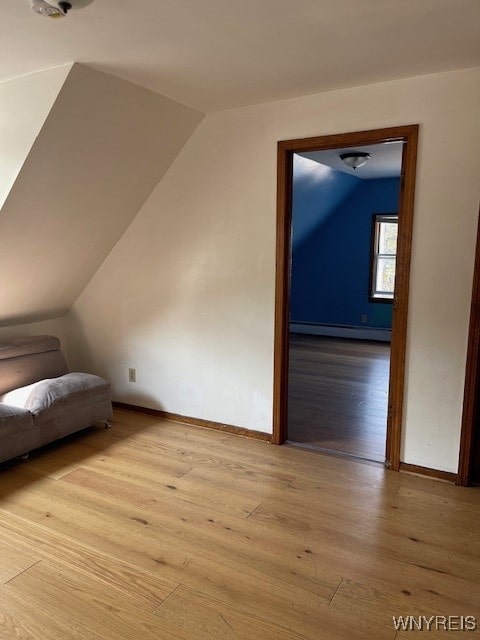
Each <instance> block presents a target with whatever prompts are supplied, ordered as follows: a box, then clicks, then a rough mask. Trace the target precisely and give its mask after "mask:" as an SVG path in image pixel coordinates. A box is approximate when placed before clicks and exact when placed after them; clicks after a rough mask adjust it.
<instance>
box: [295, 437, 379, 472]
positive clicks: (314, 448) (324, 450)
mask: <svg viewBox="0 0 480 640" xmlns="http://www.w3.org/2000/svg"><path fill="white" fill-rule="evenodd" d="M285 444H290V445H292V446H293V447H298V448H300V449H308V450H309V451H318V452H319V453H326V454H327V455H329V456H335V457H337V458H347V459H348V460H353V461H355V462H365V463H367V464H373V465H375V466H380V467H383V468H385V462H381V461H380V460H374V459H373V458H365V457H362V456H356V455H355V454H354V453H346V452H345V451H335V450H334V449H327V448H326V447H318V446H317V445H314V444H307V443H305V442H295V441H294V440H287V441H286V443H285Z"/></svg>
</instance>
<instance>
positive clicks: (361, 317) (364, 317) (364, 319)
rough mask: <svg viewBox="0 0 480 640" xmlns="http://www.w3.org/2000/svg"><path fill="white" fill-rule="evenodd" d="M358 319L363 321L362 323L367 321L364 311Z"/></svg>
mask: <svg viewBox="0 0 480 640" xmlns="http://www.w3.org/2000/svg"><path fill="white" fill-rule="evenodd" d="M360 320H361V321H362V322H363V324H366V323H367V322H368V316H367V314H366V313H364V314H362V315H361V316H360Z"/></svg>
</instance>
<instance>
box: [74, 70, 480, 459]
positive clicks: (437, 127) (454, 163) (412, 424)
mask: <svg viewBox="0 0 480 640" xmlns="http://www.w3.org/2000/svg"><path fill="white" fill-rule="evenodd" d="M479 112H480V70H468V71H463V72H452V73H447V74H439V75H431V76H424V77H417V78H410V79H406V80H399V81H393V82H389V83H382V84H376V85H370V86H365V87H357V88H353V89H349V90H342V91H335V92H329V93H323V94H318V95H313V96H306V97H302V98H296V99H290V100H284V101H281V102H274V103H269V104H264V105H259V106H253V107H248V108H243V109H237V110H232V111H226V112H221V113H216V114H211V115H209V116H207V117H206V118H205V120H204V121H203V122H202V124H201V125H200V126H199V127H198V129H197V130H196V131H195V133H194V135H193V136H192V138H191V139H190V141H189V142H188V144H187V145H186V147H185V148H184V149H183V151H182V152H181V154H180V155H179V156H178V158H177V159H176V161H175V163H174V164H173V166H172V167H171V168H170V170H169V172H168V173H167V174H166V176H165V177H164V179H163V180H162V181H161V182H160V184H159V185H158V187H157V188H156V190H155V191H154V192H153V194H152V195H151V197H150V198H149V200H148V201H147V203H146V204H145V206H144V207H143V209H142V210H141V212H140V213H139V215H138V216H137V217H136V219H135V220H134V222H133V223H132V224H131V226H130V227H129V229H128V230H127V231H126V233H125V234H124V235H123V237H122V238H121V240H120V242H119V243H118V244H117V246H116V247H115V248H114V250H113V251H112V252H111V254H110V255H109V257H108V258H107V260H106V261H105V262H104V264H103V265H102V267H101V268H100V269H99V270H98V272H97V273H96V275H95V276H94V278H93V279H92V281H91V282H90V284H89V285H88V286H87V288H86V290H85V291H84V293H83V295H82V296H81V297H80V298H79V299H78V301H77V303H76V304H75V305H74V307H73V310H72V312H71V314H70V317H69V320H70V322H71V327H72V338H71V344H70V348H71V356H72V358H73V360H74V363H75V365H76V366H77V367H80V368H82V367H86V368H89V369H91V370H96V371H97V372H98V373H100V374H104V375H106V376H107V377H108V378H110V380H111V381H112V383H113V390H114V396H115V398H116V399H117V400H122V401H125V402H132V403H136V404H143V405H145V406H149V407H153V408H163V409H165V410H167V411H171V412H176V413H180V414H184V415H189V416H194V417H199V418H204V419H209V420H215V421H218V422H225V423H229V424H233V425H238V426H242V427H247V428H250V429H258V430H261V431H268V432H271V430H272V376H273V324H274V275H275V218H276V212H275V197H276V143H277V141H278V140H282V139H291V138H300V137H307V136H314V135H323V134H330V133H340V132H346V131H356V130H364V129H372V128H379V127H386V126H394V125H405V124H412V123H419V124H420V125H421V132H420V149H419V167H418V186H417V199H416V207H415V225H414V243H413V264H412V268H413V275H412V281H411V305H410V330H409V335H408V353H407V366H408V374H407V380H406V407H405V409H406V410H405V425H404V431H403V448H402V459H403V460H405V461H406V462H409V463H412V464H419V465H424V466H427V467H434V468H437V469H443V470H446V471H455V470H456V468H457V458H458V445H459V432H460V419H461V408H462V394H463V378H464V367H465V356H466V341H467V329H468V316H469V302H470V291H471V279H472V269H473V254H474V243H475V228H476V219H477V214H478V202H479V181H478V177H479V175H480V154H479V153H478V140H479V139H480V135H479V134H480V119H479V118H478V113H479ZM128 367H135V368H136V369H137V383H136V384H132V383H128V382H127V368H128Z"/></svg>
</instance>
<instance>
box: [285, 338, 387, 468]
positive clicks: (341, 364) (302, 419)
mask: <svg viewBox="0 0 480 640" xmlns="http://www.w3.org/2000/svg"><path fill="white" fill-rule="evenodd" d="M389 367H390V345H389V344H387V343H383V342H370V341H367V340H346V339H343V338H326V337H321V336H310V335H301V334H294V333H293V334H291V335H290V364H289V377H288V439H289V440H291V441H292V442H298V443H302V444H306V445H309V446H313V447H318V448H322V449H328V450H331V451H336V452H338V453H345V454H349V455H353V456H358V457H360V458H365V459H367V460H375V461H377V462H384V461H385V444H386V438H387V404H388V382H389Z"/></svg>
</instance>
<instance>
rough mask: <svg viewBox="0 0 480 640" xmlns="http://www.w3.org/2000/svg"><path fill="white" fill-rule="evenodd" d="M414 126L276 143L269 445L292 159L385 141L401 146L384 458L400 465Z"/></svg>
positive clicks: (281, 347) (284, 352)
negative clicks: (275, 259)
mask: <svg viewBox="0 0 480 640" xmlns="http://www.w3.org/2000/svg"><path fill="white" fill-rule="evenodd" d="M417 139H418V125H408V126H404V127H393V128H389V129H378V130H373V131H362V132H355V133H348V134H339V135H331V136H323V137H319V138H308V139H299V140H288V141H281V142H279V143H278V183H277V272H276V316H275V357H274V428H273V441H274V442H275V443H276V444H282V443H283V442H285V440H286V439H287V436H288V367H289V348H290V337H289V320H290V309H291V289H290V273H291V243H292V235H291V223H292V195H293V161H294V156H295V154H305V153H308V152H316V151H325V150H333V149H348V148H352V147H362V146H366V145H376V144H382V143H386V142H392V143H393V142H401V143H403V155H402V164H401V180H400V198H399V207H398V245H397V256H396V264H397V267H396V276H395V296H394V299H393V302H392V310H393V319H392V341H391V357H390V375H389V382H388V390H389V394H388V397H389V400H388V417H387V438H386V449H385V460H386V464H387V466H390V467H391V468H393V469H395V470H398V468H399V466H400V436H401V421H402V408H403V388H404V370H405V346H406V328H407V310H408V309H407V305H408V285H409V268H410V253H411V239H412V225H413V200H414V186H415V168H416V152H417Z"/></svg>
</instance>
